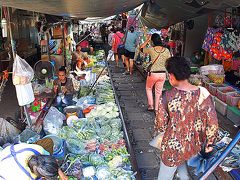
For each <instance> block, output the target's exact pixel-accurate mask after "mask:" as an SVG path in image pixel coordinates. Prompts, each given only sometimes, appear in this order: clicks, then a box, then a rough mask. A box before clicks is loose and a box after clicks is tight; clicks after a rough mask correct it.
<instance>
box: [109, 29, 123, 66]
mask: <svg viewBox="0 0 240 180" xmlns="http://www.w3.org/2000/svg"><path fill="white" fill-rule="evenodd" d="M113 33H114V35H113V37H112V51H113V52H114V57H115V60H116V65H117V67H118V61H119V57H118V46H119V45H120V44H122V43H123V37H124V34H123V33H121V32H120V31H118V30H116V29H114V30H113Z"/></svg>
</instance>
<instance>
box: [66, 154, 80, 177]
mask: <svg viewBox="0 0 240 180" xmlns="http://www.w3.org/2000/svg"><path fill="white" fill-rule="evenodd" d="M62 170H63V172H64V173H65V174H66V175H67V176H71V177H72V178H76V179H81V177H82V162H81V160H80V158H79V157H76V158H75V157H68V160H67V162H64V163H63V165H62Z"/></svg>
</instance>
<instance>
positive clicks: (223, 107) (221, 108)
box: [215, 98, 227, 116]
mask: <svg viewBox="0 0 240 180" xmlns="http://www.w3.org/2000/svg"><path fill="white" fill-rule="evenodd" d="M215 107H216V110H217V111H218V112H219V113H220V114H222V115H223V116H226V115H227V104H226V103H224V102H222V101H221V100H220V99H218V98H215Z"/></svg>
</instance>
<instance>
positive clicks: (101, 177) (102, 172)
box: [96, 166, 111, 180]
mask: <svg viewBox="0 0 240 180" xmlns="http://www.w3.org/2000/svg"><path fill="white" fill-rule="evenodd" d="M96 177H97V178H98V180H106V179H109V178H110V177H111V173H110V171H109V168H108V166H101V167H98V168H97V173H96Z"/></svg>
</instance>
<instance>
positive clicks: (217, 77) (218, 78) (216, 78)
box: [209, 74, 225, 84]
mask: <svg viewBox="0 0 240 180" xmlns="http://www.w3.org/2000/svg"><path fill="white" fill-rule="evenodd" d="M209 79H211V81H213V82H214V83H215V84H223V83H224V80H225V75H222V74H209Z"/></svg>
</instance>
